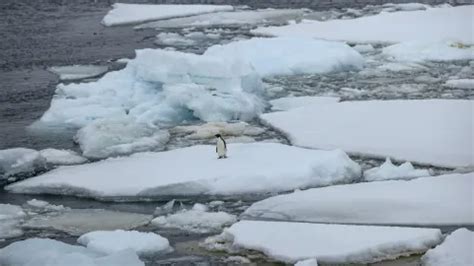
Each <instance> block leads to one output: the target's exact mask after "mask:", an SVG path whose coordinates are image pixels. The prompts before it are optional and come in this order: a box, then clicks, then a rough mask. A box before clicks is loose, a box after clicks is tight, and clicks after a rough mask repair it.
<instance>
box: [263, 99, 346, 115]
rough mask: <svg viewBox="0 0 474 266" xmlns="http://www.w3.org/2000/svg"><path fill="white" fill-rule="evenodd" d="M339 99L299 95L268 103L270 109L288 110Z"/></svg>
mask: <svg viewBox="0 0 474 266" xmlns="http://www.w3.org/2000/svg"><path fill="white" fill-rule="evenodd" d="M339 101H340V98H339V97H319V96H299V97H283V98H278V99H275V100H271V101H270V104H271V106H272V111H288V110H291V109H295V108H299V107H303V106H312V105H324V104H331V103H337V102H339Z"/></svg>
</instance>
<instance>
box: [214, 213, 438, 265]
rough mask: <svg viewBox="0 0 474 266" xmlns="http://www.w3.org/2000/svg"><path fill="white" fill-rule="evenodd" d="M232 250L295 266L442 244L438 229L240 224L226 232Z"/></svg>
mask: <svg viewBox="0 0 474 266" xmlns="http://www.w3.org/2000/svg"><path fill="white" fill-rule="evenodd" d="M223 234H224V237H225V238H228V239H229V240H230V241H231V242H232V246H233V247H237V248H245V249H253V250H258V251H261V252H263V253H264V254H265V255H267V256H269V257H271V258H274V259H276V260H279V261H282V262H286V263H295V262H297V261H300V260H305V259H312V258H316V260H317V261H318V262H319V263H327V264H346V263H370V262H376V261H381V260H386V259H393V258H396V257H398V256H401V255H407V254H413V253H421V252H424V251H425V250H427V249H429V248H430V247H432V246H434V245H436V244H438V243H440V242H441V241H442V235H441V231H440V230H439V229H425V228H423V229H422V228H409V227H383V226H358V225H336V224H310V223H293V222H270V221H240V222H238V223H236V224H234V225H232V226H231V227H230V228H228V229H226V230H225V231H224V233H223Z"/></svg>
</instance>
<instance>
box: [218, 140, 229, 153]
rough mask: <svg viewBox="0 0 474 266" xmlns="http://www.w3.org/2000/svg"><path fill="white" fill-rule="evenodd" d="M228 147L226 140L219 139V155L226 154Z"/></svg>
mask: <svg viewBox="0 0 474 266" xmlns="http://www.w3.org/2000/svg"><path fill="white" fill-rule="evenodd" d="M226 152H227V151H226V148H225V144H224V141H222V140H221V139H219V140H217V155H219V156H224V155H226Z"/></svg>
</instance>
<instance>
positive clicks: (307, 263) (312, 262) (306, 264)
mask: <svg viewBox="0 0 474 266" xmlns="http://www.w3.org/2000/svg"><path fill="white" fill-rule="evenodd" d="M295 266H318V261H317V260H316V259H306V260H300V261H298V262H296V263H295Z"/></svg>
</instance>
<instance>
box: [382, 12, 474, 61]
mask: <svg viewBox="0 0 474 266" xmlns="http://www.w3.org/2000/svg"><path fill="white" fill-rule="evenodd" d="M473 11H474V10H473ZM472 34H474V32H473V33H471V35H472ZM383 54H384V55H386V56H388V57H389V58H391V59H395V60H398V61H407V62H420V61H451V60H469V59H474V47H472V46H463V45H461V44H459V43H455V42H450V41H444V42H426V41H418V42H417V41H413V42H402V43H398V44H394V45H391V46H388V47H385V48H384V49H383Z"/></svg>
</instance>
